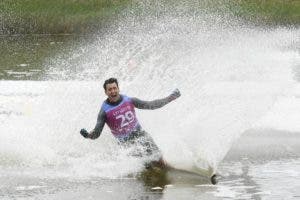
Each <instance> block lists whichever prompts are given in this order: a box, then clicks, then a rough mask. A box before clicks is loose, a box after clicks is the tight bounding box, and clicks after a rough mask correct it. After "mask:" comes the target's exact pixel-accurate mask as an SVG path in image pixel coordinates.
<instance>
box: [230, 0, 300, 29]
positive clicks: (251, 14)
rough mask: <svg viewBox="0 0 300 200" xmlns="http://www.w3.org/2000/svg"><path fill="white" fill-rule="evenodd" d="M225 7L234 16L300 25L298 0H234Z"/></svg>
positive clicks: (250, 19) (257, 20)
mask: <svg viewBox="0 0 300 200" xmlns="http://www.w3.org/2000/svg"><path fill="white" fill-rule="evenodd" d="M227 7H228V8H229V9H230V11H231V13H233V14H234V15H235V16H238V17H241V18H244V19H246V20H249V21H253V22H262V23H266V24H279V25H300V1H299V0H236V1H228V5H227Z"/></svg>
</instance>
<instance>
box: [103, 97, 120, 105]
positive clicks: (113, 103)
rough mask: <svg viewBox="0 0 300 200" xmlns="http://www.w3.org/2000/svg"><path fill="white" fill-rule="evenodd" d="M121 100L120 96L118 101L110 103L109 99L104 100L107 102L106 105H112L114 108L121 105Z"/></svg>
mask: <svg viewBox="0 0 300 200" xmlns="http://www.w3.org/2000/svg"><path fill="white" fill-rule="evenodd" d="M122 100H123V97H122V96H121V95H120V96H119V99H118V100H117V101H114V102H112V101H110V99H109V98H107V99H106V102H107V103H108V104H110V105H112V106H116V105H118V104H119V103H121V101H122Z"/></svg>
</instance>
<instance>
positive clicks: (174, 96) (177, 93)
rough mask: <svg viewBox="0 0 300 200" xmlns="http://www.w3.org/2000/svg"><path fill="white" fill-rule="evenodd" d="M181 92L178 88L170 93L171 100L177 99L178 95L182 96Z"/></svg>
mask: <svg viewBox="0 0 300 200" xmlns="http://www.w3.org/2000/svg"><path fill="white" fill-rule="evenodd" d="M180 96H181V94H180V91H179V90H178V89H177V88H176V89H175V90H174V91H173V92H172V93H171V95H170V98H171V100H175V99H177V98H178V97H180Z"/></svg>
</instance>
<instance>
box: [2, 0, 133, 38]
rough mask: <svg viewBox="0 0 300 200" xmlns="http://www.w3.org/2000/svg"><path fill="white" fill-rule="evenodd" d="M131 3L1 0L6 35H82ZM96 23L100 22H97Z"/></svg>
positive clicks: (110, 0) (114, 0)
mask: <svg viewBox="0 0 300 200" xmlns="http://www.w3.org/2000/svg"><path fill="white" fill-rule="evenodd" d="M128 2H129V0H1V3H0V11H1V13H2V14H3V15H4V16H2V21H3V22H2V27H3V30H4V32H6V33H10V34H14V33H49V34H58V33H78V32H80V33H82V32H86V31H90V29H92V28H93V26H95V25H97V26H101V25H103V24H105V23H108V22H109V21H110V20H113V19H114V17H115V16H116V15H117V13H118V12H119V11H120V10H121V9H122V8H124V7H126V5H127V4H128ZM96 22H97V23H96Z"/></svg>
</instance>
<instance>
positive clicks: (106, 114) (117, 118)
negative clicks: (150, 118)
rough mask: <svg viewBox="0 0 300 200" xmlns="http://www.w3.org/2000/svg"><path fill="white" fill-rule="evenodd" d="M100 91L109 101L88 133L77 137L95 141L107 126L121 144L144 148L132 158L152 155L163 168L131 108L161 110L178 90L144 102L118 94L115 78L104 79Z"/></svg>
mask: <svg viewBox="0 0 300 200" xmlns="http://www.w3.org/2000/svg"><path fill="white" fill-rule="evenodd" d="M103 88H104V91H105V94H106V95H107V97H108V98H107V99H106V100H105V101H104V102H103V104H102V107H101V109H100V112H99V114H98V118H97V124H96V126H95V128H94V129H93V130H92V131H90V132H88V131H86V130H85V129H81V130H80V134H81V135H82V136H83V137H85V138H90V139H96V138H98V137H99V136H100V134H101V132H102V129H103V127H104V124H105V123H106V124H107V125H108V126H109V128H110V129H111V132H112V134H113V135H114V136H115V137H116V138H117V139H118V141H119V143H120V144H121V145H124V146H131V145H134V144H137V145H139V146H142V147H144V149H143V150H141V151H140V152H137V153H136V154H135V155H138V156H143V155H146V156H153V160H154V161H157V162H156V164H159V165H160V166H161V167H165V163H164V161H163V159H162V155H161V153H160V151H159V148H158V147H157V145H156V144H155V143H154V141H153V139H152V138H151V136H150V135H149V134H148V133H146V132H145V131H144V130H143V129H142V127H141V125H140V124H139V122H138V119H137V117H136V114H135V109H134V108H139V109H150V110H154V109H157V108H161V107H162V106H164V105H166V104H168V103H170V102H171V101H173V100H175V99H177V98H178V97H180V92H179V90H178V89H176V90H174V91H173V92H172V94H171V95H169V96H167V97H166V98H163V99H157V100H154V101H143V100H140V99H138V98H132V97H128V96H126V95H120V93H119V92H120V91H119V85H118V80H117V79H115V78H110V79H108V80H106V81H105V82H104V84H103Z"/></svg>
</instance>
